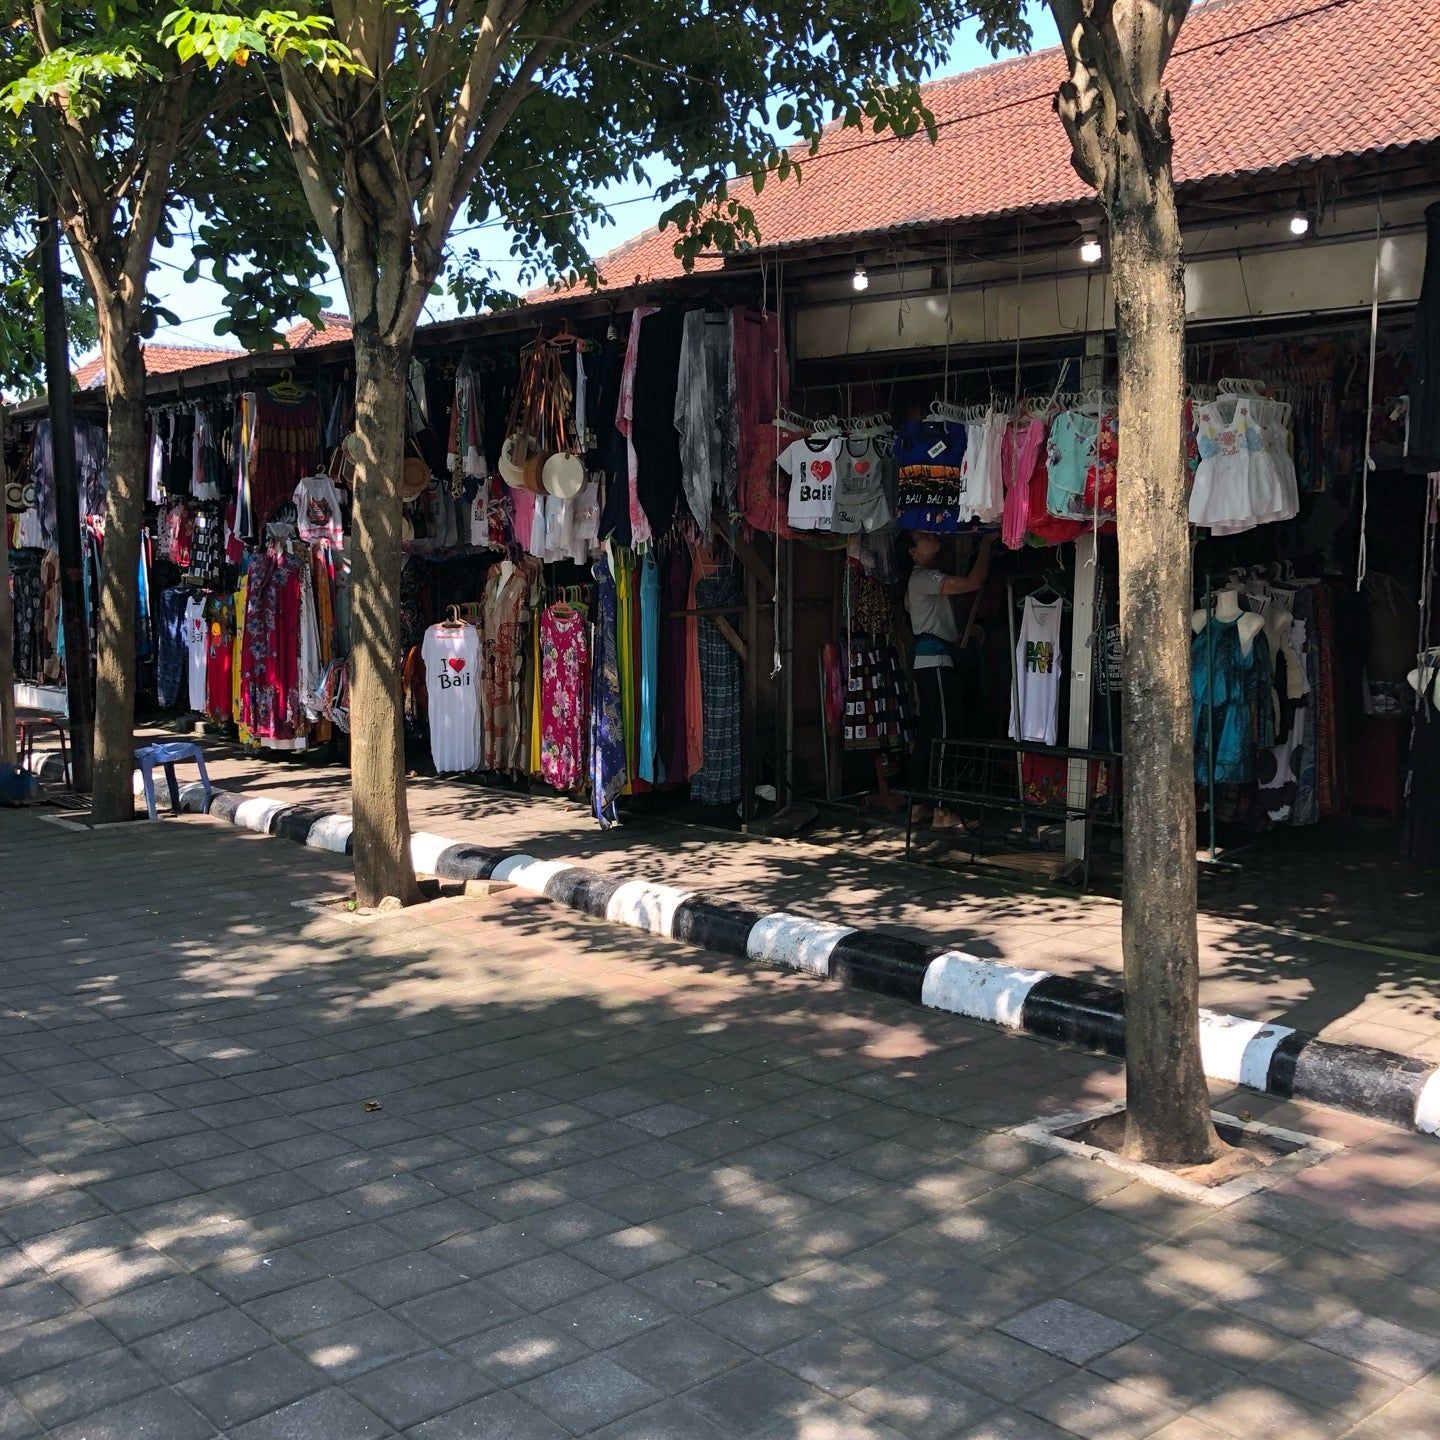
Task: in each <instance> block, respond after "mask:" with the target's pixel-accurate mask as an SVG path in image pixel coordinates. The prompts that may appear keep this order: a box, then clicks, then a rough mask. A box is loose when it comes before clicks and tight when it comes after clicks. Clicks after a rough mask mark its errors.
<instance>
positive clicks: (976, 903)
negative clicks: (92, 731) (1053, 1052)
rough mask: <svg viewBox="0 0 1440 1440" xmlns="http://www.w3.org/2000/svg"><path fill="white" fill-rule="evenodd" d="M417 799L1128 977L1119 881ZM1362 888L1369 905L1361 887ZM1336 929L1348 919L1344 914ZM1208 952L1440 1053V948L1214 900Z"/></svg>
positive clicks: (1328, 1026) (1228, 1006)
mask: <svg viewBox="0 0 1440 1440" xmlns="http://www.w3.org/2000/svg"><path fill="white" fill-rule="evenodd" d="M210 765H211V772H212V774H214V775H215V776H216V777H217V780H218V781H219V783H222V784H224V785H226V786H228V787H229V788H231V789H235V790H241V791H246V792H250V793H255V794H266V795H273V796H275V797H277V798H279V799H286V800H293V801H294V802H295V803H297V804H299V803H313V804H320V805H324V806H326V807H328V808H332V809H336V810H343V811H348V810H349V808H350V796H349V775H348V772H347V771H345V770H343V769H341V768H339V767H334V766H332V767H328V768H314V767H310V766H308V765H304V764H286V763H284V762H277V761H276V760H274V759H273V758H270V759H259V760H255V759H247V758H244V757H241V756H240V755H238V754H237V753H236V752H234V751H233V749H232V750H230V751H228V752H227V751H226V750H224V749H220V750H217V751H216V752H215V754H214V757H213V758H212V759H211V761H210ZM409 803H410V814H411V819H412V822H413V824H414V826H415V828H416V829H427V830H431V831H434V832H436V833H438V834H441V835H446V836H449V837H451V838H452V839H456V840H462V841H467V842H470V843H473V844H483V845H494V846H499V847H502V848H505V849H514V848H518V847H524V848H526V849H529V850H530V852H531V853H532V854H535V855H537V856H539V857H540V858H541V859H547V860H548V859H564V860H569V861H571V862H572V863H577V864H583V865H589V866H593V867H594V868H597V869H600V870H606V869H615V870H622V871H624V872H626V873H627V874H628V873H640V874H643V875H645V876H646V877H647V878H652V879H656V880H661V881H666V882H668V883H671V884H676V885H682V886H691V887H694V888H696V889H701V890H704V891H706V892H707V893H711V894H716V893H718V894H723V895H725V896H726V897H727V898H729V899H733V900H736V901H739V902H740V903H742V904H750V905H756V906H762V907H764V908H768V909H785V910H794V911H797V912H799V913H800V914H806V915H811V916H813V917H815V918H817V919H823V920H838V921H841V922H842V923H845V924H850V925H858V926H869V927H874V928H880V929H888V930H894V931H897V932H899V933H902V934H912V935H917V936H919V937H921V938H923V939H926V940H931V941H938V942H940V943H939V945H938V947H937V948H945V947H948V946H955V947H958V948H963V949H966V950H969V951H971V952H972V953H974V954H978V955H984V956H990V957H994V958H996V959H1001V960H1004V961H1007V962H1008V963H1010V964H1013V965H1022V966H1038V967H1040V968H1042V969H1047V970H1054V971H1058V972H1060V973H1063V974H1068V975H1076V976H1080V977H1082V978H1085V979H1091V980H1096V981H1099V982H1100V983H1101V984H1109V985H1115V984H1118V983H1119V979H1120V906H1119V904H1118V902H1117V901H1114V900H1112V899H1108V898H1106V897H1103V896H1095V895H1091V896H1075V895H1069V894H1065V893H1063V892H1057V891H1050V892H1047V893H1043V894H1035V893H1031V892H1028V891H1026V890H1025V889H1023V888H1017V886H1016V884H1014V883H1012V882H1010V881H1007V880H1005V879H1003V878H1001V879H996V878H991V877H987V876H981V875H976V874H956V873H951V872H945V871H942V870H939V869H937V868H935V867H933V866H929V865H919V864H905V863H903V862H901V861H897V860H894V859H887V858H884V857H883V856H876V855H874V854H871V853H868V852H856V851H855V850H854V849H846V848H843V847H832V846H823V845H813V844H806V843H803V842H801V843H796V842H787V841H775V840H767V839H764V838H761V837H747V836H742V835H737V834H733V833H729V832H724V831H719V830H708V829H702V828H698V827H693V826H685V825H676V824H666V823H664V822H662V821H644V820H636V821H629V822H627V823H626V824H625V825H624V826H623V827H621V828H620V829H619V830H614V831H610V832H608V833H605V832H602V831H600V830H599V828H598V827H597V826H596V824H595V822H594V820H593V819H591V818H590V815H589V813H588V811H587V810H586V809H585V807H583V806H579V805H574V804H570V803H568V802H565V801H562V800H556V799H542V798H537V799H529V798H527V797H525V796H522V795H514V794H506V793H504V792H503V791H497V790H493V789H485V788H483V787H480V786H477V785H473V784H466V783H457V782H454V781H444V780H434V779H428V780H427V779H413V778H412V780H411V781H410V786H409ZM1357 904H1360V905H1361V906H1362V908H1363V901H1362V900H1361V899H1360V898H1359V897H1357ZM1280 908H1281V909H1282V910H1283V905H1282V906H1281V907H1280ZM1340 908H1341V911H1342V913H1343V910H1344V907H1343V906H1342V907H1340ZM1393 923H1394V924H1395V925H1397V926H1398V925H1402V924H1404V923H1405V917H1404V916H1400V915H1396V916H1395V917H1393ZM1336 929H1337V931H1342V930H1343V929H1344V925H1343V923H1342V922H1341V921H1340V920H1337V922H1336ZM1337 938H1340V937H1338V936H1337ZM1200 954H1201V971H1202V982H1201V999H1202V1001H1203V1002H1204V1003H1205V1004H1206V1005H1208V1006H1210V1007H1211V1008H1212V1009H1216V1010H1222V1011H1226V1012H1228V1013H1231V1014H1236V1015H1244V1016H1246V1017H1248V1018H1252V1019H1257V1020H1280V1021H1282V1022H1283V1023H1284V1024H1287V1025H1290V1026H1293V1027H1295V1028H1298V1029H1301V1030H1308V1031H1311V1032H1312V1033H1314V1034H1317V1035H1321V1036H1323V1037H1324V1038H1325V1039H1326V1040H1333V1041H1336V1042H1346V1043H1350V1044H1356V1045H1374V1046H1378V1047H1379V1048H1381V1049H1386V1050H1399V1051H1403V1052H1404V1053H1406V1054H1410V1055H1418V1056H1421V1057H1422V1058H1424V1059H1428V1060H1440V959H1436V958H1429V957H1415V958H1406V957H1405V956H1403V955H1398V954H1387V953H1384V952H1383V951H1377V950H1375V949H1367V948H1355V947H1353V946H1350V945H1347V944H1336V943H1329V942H1327V941H1326V940H1323V939H1319V938H1317V937H1315V936H1313V935H1302V934H1297V933H1293V932H1287V931H1284V930H1281V929H1277V928H1275V927H1274V926H1272V925H1268V924H1266V923H1265V921H1264V918H1263V917H1261V916H1253V917H1250V918H1245V919H1235V918H1227V917H1224V916H1220V915H1213V914H1202V916H1201V919H1200Z"/></svg>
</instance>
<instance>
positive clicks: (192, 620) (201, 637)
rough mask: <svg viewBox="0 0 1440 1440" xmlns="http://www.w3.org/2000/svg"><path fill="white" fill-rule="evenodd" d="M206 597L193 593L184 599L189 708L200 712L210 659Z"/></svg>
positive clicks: (202, 706)
mask: <svg viewBox="0 0 1440 1440" xmlns="http://www.w3.org/2000/svg"><path fill="white" fill-rule="evenodd" d="M205 602H206V597H205V596H204V595H202V594H199V593H198V592H197V593H194V594H192V595H190V596H189V597H188V598H187V599H186V601H185V639H184V644H185V652H186V656H187V674H188V676H189V685H188V690H187V693H188V696H189V700H190V709H191V710H193V711H195V712H196V713H197V714H201V713H203V712H204V711H205V708H206V695H207V684H208V679H209V668H210V666H209V661H210V654H209V650H210V626H209V625H208V624H207V623H206V620H205Z"/></svg>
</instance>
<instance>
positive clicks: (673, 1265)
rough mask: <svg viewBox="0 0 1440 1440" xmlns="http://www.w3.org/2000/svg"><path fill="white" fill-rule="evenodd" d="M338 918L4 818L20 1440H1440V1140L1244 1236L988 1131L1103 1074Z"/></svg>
mask: <svg viewBox="0 0 1440 1440" xmlns="http://www.w3.org/2000/svg"><path fill="white" fill-rule="evenodd" d="M437 798H438V797H437ZM439 803H441V804H442V805H443V804H445V803H450V802H446V801H444V800H443V798H439ZM516 813H519V814H521V817H522V822H523V821H524V817H525V816H526V815H528V814H531V813H533V812H530V811H528V810H526V811H521V812H516ZM427 823H429V819H428V817H427ZM529 823H531V824H535V823H536V822H535V821H534V820H530V821H529ZM687 843H692V844H693V843H695V841H693V840H691V841H689V842H687ZM755 883H759V882H755ZM344 884H345V874H344V869H343V866H342V865H340V864H338V863H337V861H336V859H335V858H334V857H331V856H328V855H325V854H322V853H319V852H309V851H306V850H304V849H301V848H299V847H296V846H293V845H289V844H285V843H283V842H280V841H276V840H269V839H264V838H260V837H255V836H249V835H245V834H243V833H240V832H238V831H235V830H233V829H231V828H230V827H227V826H223V825H220V824H217V823H216V822H214V821H211V820H208V819H204V818H200V817H190V818H186V819H182V820H177V821H173V822H166V823H165V824H162V825H156V826H149V825H145V826H139V825H137V826H133V827H132V826H126V827H119V828H115V829H109V830H101V831H97V832H91V833H88V834H75V833H73V832H69V831H65V830H63V829H61V828H59V827H57V826H54V825H51V824H47V823H45V821H43V820H42V819H41V818H39V815H38V814H37V813H36V812H34V811H28V812H21V813H13V812H5V811H0V914H3V917H4V921H3V925H4V929H3V940H0V1037H3V1039H0V1437H3V1440H20V1437H29V1436H34V1435H53V1436H56V1437H61V1440H82V1437H83V1440H137V1437H146V1440H192V1437H193V1440H200V1437H210V1436H214V1435H216V1434H217V1433H218V1434H223V1435H226V1436H233V1437H236V1440H368V1437H378V1436H394V1435H397V1434H403V1435H405V1436H406V1437H409V1440H453V1437H460V1436H469V1437H486V1440H501V1437H503V1440H564V1437H566V1436H582V1435H587V1436H590V1435H593V1436H597V1437H604V1440H722V1437H728V1440H738V1437H746V1440H901V1437H906V1440H932V1437H933V1440H941V1437H966V1440H1062V1437H1067V1436H1069V1437H1074V1436H1081V1437H1088V1440H1129V1437H1136V1440H1138V1437H1147V1436H1159V1437H1163V1440H1225V1437H1230V1440H1254V1437H1256V1436H1270V1435H1276V1436H1279V1435H1283V1436H1286V1437H1287V1440H1308V1437H1338V1436H1348V1437H1353V1440H1407V1437H1409V1440H1419V1437H1422V1436H1423V1437H1427V1440H1429V1437H1433V1436H1434V1435H1435V1434H1436V1433H1440V1371H1437V1366H1440V1227H1437V1221H1440V1145H1437V1144H1436V1143H1435V1142H1433V1141H1429V1140H1423V1139H1420V1138H1418V1137H1415V1136H1410V1135H1405V1134H1401V1133H1399V1132H1397V1131H1394V1130H1390V1129H1387V1128H1385V1127H1383V1126H1378V1125H1374V1124H1371V1123H1368V1122H1363V1121H1359V1120H1356V1119H1354V1118H1352V1117H1346V1116H1342V1115H1339V1114H1337V1113H1334V1112H1325V1111H1320V1110H1314V1109H1310V1110H1307V1109H1304V1108H1302V1107H1297V1106H1293V1105H1279V1104H1273V1103H1270V1102H1267V1101H1265V1100H1263V1099H1261V1098H1259V1097H1255V1096H1248V1095H1247V1096H1245V1097H1243V1099H1242V1098H1240V1097H1232V1099H1233V1103H1235V1104H1237V1105H1243V1106H1244V1107H1245V1108H1247V1109H1249V1110H1251V1111H1253V1112H1255V1113H1257V1114H1260V1113H1263V1114H1266V1115H1270V1116H1273V1117H1275V1118H1277V1119H1279V1120H1280V1121H1282V1122H1283V1123H1288V1124H1292V1125H1296V1126H1298V1127H1300V1128H1306V1129H1310V1130H1312V1131H1316V1132H1318V1133H1323V1134H1325V1135H1327V1136H1329V1137H1331V1138H1334V1139H1338V1140H1341V1141H1343V1142H1344V1143H1345V1145H1346V1148H1345V1149H1344V1150H1343V1151H1341V1152H1340V1153H1338V1154H1336V1155H1335V1156H1333V1157H1331V1158H1329V1159H1327V1160H1326V1161H1324V1162H1323V1163H1322V1164H1321V1165H1319V1166H1317V1167H1316V1168H1314V1169H1312V1170H1310V1171H1308V1172H1305V1173H1304V1174H1302V1175H1300V1176H1297V1177H1295V1178H1294V1179H1292V1180H1291V1181H1290V1182H1289V1183H1288V1185H1287V1186H1286V1187H1285V1188H1284V1190H1283V1191H1281V1192H1278V1193H1273V1194H1270V1195H1267V1196H1256V1197H1252V1198H1251V1199H1249V1200H1246V1201H1243V1202H1241V1203H1240V1204H1238V1205H1237V1206H1235V1207H1232V1208H1231V1209H1228V1210H1224V1211H1218V1212H1217V1211H1212V1210H1209V1209H1205V1208H1202V1207H1198V1206H1195V1205H1191V1204H1187V1203H1184V1202H1181V1201H1177V1200H1175V1199H1172V1198H1169V1197H1167V1196H1164V1195H1161V1194H1159V1193H1158V1192H1156V1191H1153V1190H1151V1189H1149V1188H1148V1187H1146V1186H1144V1185H1142V1184H1138V1183H1133V1182H1127V1181H1125V1180H1124V1179H1123V1177H1119V1176H1117V1175H1114V1174H1113V1173H1111V1172H1109V1171H1107V1170H1103V1169H1100V1168H1097V1167H1096V1166H1094V1165H1091V1164H1076V1163H1073V1162H1071V1161H1068V1160H1065V1159H1056V1158H1052V1156H1051V1154H1050V1152H1048V1151H1042V1150H1037V1149H1034V1148H1031V1147H1029V1146H1026V1145H1023V1144H1020V1143H1018V1142H1016V1141H1014V1140H1012V1139H1009V1138H1007V1137H1006V1136H1004V1135H1001V1134H999V1133H997V1132H998V1131H999V1130H1000V1129H1002V1128H1004V1127H1007V1126H1009V1125H1012V1124H1014V1123H1017V1122H1019V1121H1021V1120H1023V1119H1026V1118H1029V1117H1031V1116H1033V1115H1034V1114H1036V1113H1037V1112H1054V1111H1056V1110H1058V1109H1064V1108H1071V1107H1073V1106H1075V1105H1077V1104H1083V1103H1086V1102H1089V1101H1094V1100H1100V1099H1106V1098H1111V1097H1114V1096H1115V1095H1116V1094H1117V1093H1118V1090H1119V1085H1120V1076H1119V1073H1118V1070H1117V1068H1116V1066H1115V1065H1114V1064H1113V1063H1111V1062H1109V1061H1106V1060H1102V1059H1098V1058H1095V1057H1091V1056H1087V1055H1080V1054H1076V1053H1073V1052H1068V1051H1065V1050H1061V1049H1059V1048H1056V1047H1051V1046H1046V1045H1043V1044H1041V1043H1039V1042H1035V1041H1031V1040H1028V1039H1025V1038H1024V1037H1019V1036H1013V1035H1008V1034H1004V1033H1001V1032H999V1031H996V1030H994V1029H990V1028H988V1027H983V1026H972V1025H969V1024H967V1023H965V1022H963V1021H959V1020H956V1019H955V1018H953V1017H950V1016H943V1015H933V1014H926V1013H924V1012H919V1011H916V1010H915V1009H914V1008H913V1007H908V1006H902V1005H898V1004H895V1003H893V1002H889V1001H886V1000H883V999H878V998H874V997H867V996H864V995H860V994H857V993H854V992H843V991H841V990H839V989H837V988H831V987H827V986H824V985H822V984H818V983H816V982H814V981H812V980H810V979H808V978H807V977H804V976H800V975H795V974H792V973H788V972H786V973H781V972H763V971H757V970H755V969H753V968H751V967H746V966H741V965H733V966H732V965H730V964H725V963H718V962H715V961H713V960H712V959H710V958H708V957H706V956H705V955H703V954H701V953H699V952H696V951H691V950H687V949H684V948H682V947H679V946H675V945H670V944H665V943H662V942H658V941H656V942H650V941H647V940H646V939H645V938H644V937H637V936H635V935H634V934H632V933H630V932H624V933H621V932H617V931H616V930H614V929H613V928H611V927H607V926H604V925H600V924H595V923H591V922H587V921H585V920H583V919H581V918H579V917H576V916H574V915H572V914H570V913H569V912H565V911H561V910H558V909H556V908H555V907H553V906H550V905H546V904H544V903H542V902H532V901H522V900H509V901H507V900H495V901H491V902H489V903H488V904H486V903H482V902H478V901H467V900H447V901H439V902H435V903H432V904H430V905H427V906H424V907H422V908H420V909H418V910H414V911H408V912H405V913H404V914H398V915H394V916H389V917H383V918H381V919H379V920H376V921H373V922H369V923H364V924H361V923H356V922H355V921H354V920H353V919H352V918H350V917H348V916H346V915H345V914H344V912H343V911H342V910H338V909H337V910H334V911H332V912H330V913H328V914H316V913H314V912H313V911H311V910H306V909H300V908H296V906H295V904H294V902H295V901H302V900H307V899H313V898H314V897H315V896H317V895H322V894H325V893H334V892H338V891H340V890H342V889H343V887H344ZM1217 1098H1219V1099H1221V1100H1223V1099H1224V1098H1225V1097H1223V1096H1217Z"/></svg>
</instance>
